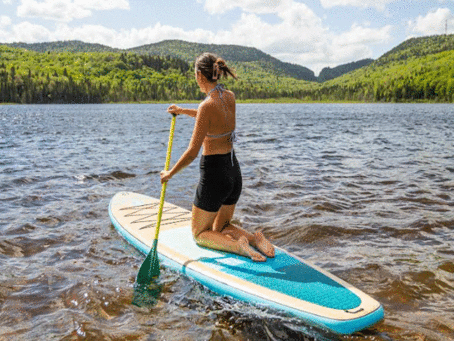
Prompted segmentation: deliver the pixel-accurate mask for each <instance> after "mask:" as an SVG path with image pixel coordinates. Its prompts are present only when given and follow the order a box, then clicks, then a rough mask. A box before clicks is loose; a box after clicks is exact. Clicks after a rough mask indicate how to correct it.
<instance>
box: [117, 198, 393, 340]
mask: <svg viewBox="0 0 454 341" xmlns="http://www.w3.org/2000/svg"><path fill="white" fill-rule="evenodd" d="M158 208H159V200H158V199H155V198H152V197H149V196H145V195H141V194H137V193H132V192H120V193H117V194H116V195H115V196H114V197H113V198H112V200H111V202H110V205H109V215H110V217H111V220H112V223H113V225H114V226H115V228H116V229H117V231H118V232H119V233H120V234H121V235H122V236H123V237H124V238H125V239H126V240H127V241H128V242H129V243H131V244H132V245H133V246H135V247H136V248H137V249H139V250H140V251H141V252H143V253H144V254H148V252H149V251H150V248H151V246H152V242H153V238H154V234H155V224H156V217H157V211H158ZM158 256H159V258H160V260H161V262H162V263H163V265H165V266H168V267H170V268H173V269H175V270H178V271H181V272H183V273H184V274H186V275H188V276H190V277H192V278H194V279H196V280H197V281H199V282H200V283H202V284H203V285H205V286H206V287H208V288H209V289H211V290H213V291H215V292H217V293H219V294H221V295H229V296H231V297H234V298H236V299H240V300H243V301H246V302H249V303H253V304H260V305H266V306H268V307H272V308H275V309H279V310H283V311H285V312H287V313H289V314H291V315H294V316H297V317H300V318H302V319H304V320H306V321H307V322H309V323H312V324H315V325H318V326H320V327H323V328H327V329H329V330H331V331H333V332H335V333H339V334H351V333H354V332H356V331H358V330H361V329H364V328H367V327H369V326H371V325H373V324H375V323H377V322H378V321H380V320H381V319H383V317H384V312H383V307H382V306H381V305H380V303H379V302H377V301H376V300H374V299H373V298H371V297H370V296H368V295H366V294H365V293H363V292H361V291H360V290H358V289H356V288H355V287H353V286H351V285H350V284H348V283H346V282H345V281H343V280H341V279H339V278H337V277H335V276H334V275H332V274H330V273H328V272H326V271H324V270H322V269H320V268H319V267H317V266H315V265H312V264H310V263H308V262H306V261H304V260H303V259H301V258H299V257H297V256H295V255H291V254H289V253H287V252H286V251H284V250H282V249H280V248H277V247H276V257H275V258H268V259H267V261H266V262H263V263H255V262H253V261H252V260H250V259H249V258H246V257H242V256H239V255H235V254H231V253H226V252H221V251H217V250H212V249H207V248H203V247H199V246H198V245H197V244H196V243H195V242H194V240H193V238H192V233H191V212H190V211H188V210H186V209H183V208H181V207H178V206H175V205H172V204H170V203H167V202H166V203H165V205H164V211H163V216H162V222H161V228H160V235H159V239H158Z"/></svg>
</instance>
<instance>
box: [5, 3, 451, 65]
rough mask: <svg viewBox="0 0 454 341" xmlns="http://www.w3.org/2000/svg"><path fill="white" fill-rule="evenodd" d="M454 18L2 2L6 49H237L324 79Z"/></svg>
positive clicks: (442, 9)
mask: <svg viewBox="0 0 454 341" xmlns="http://www.w3.org/2000/svg"><path fill="white" fill-rule="evenodd" d="M453 13H454V0H183V1H177V0H163V1H153V0H151V1H145V0H0V42H18V41H21V42H27V43H34V42H45V41H56V40H74V39H77V40H82V41H85V42H90V43H100V44H105V45H108V46H112V47H120V48H129V47H135V46H140V45H144V44H150V43H155V42H159V41H162V40H165V39H182V40H186V41H192V42H200V43H210V44H236V45H244V46H250V47H256V48H258V49H260V50H262V51H264V52H266V53H269V54H271V55H272V56H274V57H276V58H278V59H280V60H283V61H286V62H291V63H295V64H300V65H303V66H306V67H308V68H310V69H311V70H313V71H314V72H315V73H316V74H318V73H319V72H320V70H321V69H322V68H323V67H326V66H330V67H334V66H337V65H340V64H344V63H348V62H352V61H357V60H360V59H364V58H378V57H380V56H381V55H382V54H383V53H385V52H387V51H389V50H390V49H391V48H393V47H395V46H396V45H398V44H400V43H401V42H403V41H404V40H406V39H408V38H410V37H419V36H427V35H433V34H444V33H445V30H446V24H447V31H448V33H454V16H453Z"/></svg>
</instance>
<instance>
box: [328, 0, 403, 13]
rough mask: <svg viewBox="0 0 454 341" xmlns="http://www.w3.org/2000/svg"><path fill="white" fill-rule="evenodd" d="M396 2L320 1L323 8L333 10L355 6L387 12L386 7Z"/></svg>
mask: <svg viewBox="0 0 454 341" xmlns="http://www.w3.org/2000/svg"><path fill="white" fill-rule="evenodd" d="M393 1H396V0H320V3H321V4H322V6H323V8H331V7H336V6H353V7H363V8H371V7H373V8H377V9H379V10H381V11H383V10H385V8H386V5H387V4H389V3H391V2H393Z"/></svg>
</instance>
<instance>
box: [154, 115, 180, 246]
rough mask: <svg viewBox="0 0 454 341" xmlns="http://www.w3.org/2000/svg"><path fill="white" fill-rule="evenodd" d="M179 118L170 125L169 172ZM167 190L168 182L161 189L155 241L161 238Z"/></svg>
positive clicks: (166, 167)
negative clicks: (176, 124) (176, 123)
mask: <svg viewBox="0 0 454 341" xmlns="http://www.w3.org/2000/svg"><path fill="white" fill-rule="evenodd" d="M176 118H177V116H176V115H175V114H174V115H173V117H172V123H171V124H170V134H169V143H168V146H167V157H166V165H165V168H164V169H165V170H166V171H168V170H169V167H170V156H171V154H172V143H173V133H174V132H175V121H176ZM166 188H167V182H164V183H163V184H162V188H161V201H160V202H159V211H158V219H157V220H156V234H155V237H154V239H158V236H159V227H160V226H161V218H162V211H163V209H164V198H165V196H166Z"/></svg>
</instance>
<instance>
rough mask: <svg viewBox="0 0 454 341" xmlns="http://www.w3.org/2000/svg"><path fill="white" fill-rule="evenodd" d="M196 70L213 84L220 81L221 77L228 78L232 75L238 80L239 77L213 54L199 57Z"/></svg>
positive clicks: (206, 53)
mask: <svg viewBox="0 0 454 341" xmlns="http://www.w3.org/2000/svg"><path fill="white" fill-rule="evenodd" d="M195 69H196V70H197V71H200V72H202V75H204V76H205V78H206V79H207V80H208V81H209V82H211V83H214V82H216V81H218V80H219V79H220V78H221V76H223V77H225V78H227V77H228V76H229V75H230V76H232V77H233V78H235V79H237V76H236V75H235V73H234V72H233V71H232V69H230V68H229V67H228V66H227V64H226V63H225V61H224V59H222V58H219V57H218V56H216V55H215V54H213V53H208V52H205V53H204V54H202V55H200V56H199V57H197V59H196V61H195Z"/></svg>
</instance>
